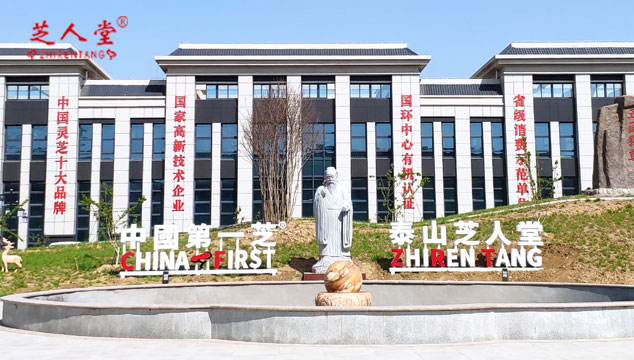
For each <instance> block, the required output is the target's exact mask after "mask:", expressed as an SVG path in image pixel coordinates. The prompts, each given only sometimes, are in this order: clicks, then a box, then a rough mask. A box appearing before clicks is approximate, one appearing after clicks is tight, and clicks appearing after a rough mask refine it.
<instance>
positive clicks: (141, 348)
mask: <svg viewBox="0 0 634 360" xmlns="http://www.w3.org/2000/svg"><path fill="white" fill-rule="evenodd" d="M0 353H1V354H2V357H3V358H6V359H14V358H22V359H82V360H85V359H135V360H138V359H152V360H158V359H170V360H173V359H204V358H215V359H223V358H226V359H250V360H252V359H256V358H257V359H301V360H311V359H320V360H321V359H363V360H368V359H501V358H506V359H514V360H519V359H531V360H535V359H540V360H542V359H611V360H615V359H632V358H634V339H632V338H630V339H616V340H615V339H612V340H575V341H519V342H518V341H516V342H487V343H475V344H455V345H394V346H388V345H375V346H367V345H366V346H354V345H350V346H344V345H339V346H313V345H279V344H261V343H245V342H233V341H219V340H145V339H116V338H91V337H82V336H68V335H56V334H45V333H37V332H30V331H23V330H15V329H11V328H6V327H2V326H0Z"/></svg>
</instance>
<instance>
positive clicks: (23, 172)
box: [18, 125, 33, 249]
mask: <svg viewBox="0 0 634 360" xmlns="http://www.w3.org/2000/svg"><path fill="white" fill-rule="evenodd" d="M32 130H33V128H32V126H31V125H22V149H21V155H20V190H19V191H20V200H19V201H20V202H19V203H20V204H22V203H23V202H24V201H26V200H27V199H29V198H30V197H31V183H30V181H31V178H30V172H31V133H32ZM28 208H29V204H28V203H27V204H26V205H25V206H24V209H25V210H26V209H28ZM27 213H30V211H27ZM28 230H29V222H28V220H27V221H22V219H20V218H18V235H19V236H20V238H19V239H18V249H26V248H27V247H28Z"/></svg>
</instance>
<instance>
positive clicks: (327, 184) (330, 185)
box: [326, 182, 337, 190]
mask: <svg viewBox="0 0 634 360" xmlns="http://www.w3.org/2000/svg"><path fill="white" fill-rule="evenodd" d="M335 186H337V183H335V182H327V183H326V187H327V188H328V190H333V189H334V188H335Z"/></svg>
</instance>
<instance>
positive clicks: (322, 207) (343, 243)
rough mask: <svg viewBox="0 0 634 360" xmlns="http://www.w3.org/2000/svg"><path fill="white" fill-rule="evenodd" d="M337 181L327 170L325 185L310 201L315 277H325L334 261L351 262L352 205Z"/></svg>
mask: <svg viewBox="0 0 634 360" xmlns="http://www.w3.org/2000/svg"><path fill="white" fill-rule="evenodd" d="M337 180H338V179H337V170H336V169H335V168H334V167H329V168H327V169H326V173H325V174H324V184H323V185H322V186H320V187H319V188H318V189H317V191H316V192H315V199H314V201H313V214H314V215H315V235H316V238H317V244H318V245H319V261H317V263H316V264H315V265H313V272H314V273H317V274H323V273H325V272H326V269H328V266H330V265H331V264H332V263H334V262H335V261H338V260H348V261H350V246H351V245H352V202H351V201H350V195H349V194H348V192H347V191H346V190H345V189H344V188H343V187H342V186H341V185H339V184H338V182H337Z"/></svg>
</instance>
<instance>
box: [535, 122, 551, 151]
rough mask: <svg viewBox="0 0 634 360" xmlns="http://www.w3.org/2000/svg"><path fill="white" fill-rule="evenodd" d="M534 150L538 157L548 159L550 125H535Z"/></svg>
mask: <svg viewBox="0 0 634 360" xmlns="http://www.w3.org/2000/svg"><path fill="white" fill-rule="evenodd" d="M535 150H536V151H537V156H539V157H550V123H535Z"/></svg>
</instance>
